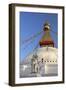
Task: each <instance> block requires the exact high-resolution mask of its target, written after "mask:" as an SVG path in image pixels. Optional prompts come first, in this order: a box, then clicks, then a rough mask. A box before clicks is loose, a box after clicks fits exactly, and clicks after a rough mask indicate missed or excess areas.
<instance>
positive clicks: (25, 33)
mask: <svg viewBox="0 0 66 90" xmlns="http://www.w3.org/2000/svg"><path fill="white" fill-rule="evenodd" d="M57 20H58V15H57V14H53V13H35V12H20V60H24V59H25V57H26V56H27V55H28V54H30V53H31V52H32V51H33V49H34V48H35V47H36V45H37V44H38V43H39V41H40V39H41V38H42V36H43V34H44V32H43V33H42V34H40V35H38V36H37V37H36V38H35V39H33V40H32V41H31V42H26V43H23V41H24V40H26V39H28V38H30V37H31V36H33V35H35V34H37V33H38V32H41V31H42V30H43V25H44V23H45V22H46V21H48V22H49V23H50V25H51V30H53V31H55V32H58V21H57ZM50 34H51V37H52V39H53V40H54V45H55V47H56V48H57V47H58V43H57V42H58V36H57V35H56V34H54V33H53V32H52V31H50ZM39 47H40V46H39Z"/></svg>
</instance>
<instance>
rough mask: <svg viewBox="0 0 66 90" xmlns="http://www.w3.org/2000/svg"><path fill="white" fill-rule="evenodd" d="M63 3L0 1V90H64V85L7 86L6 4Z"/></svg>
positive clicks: (61, 1)
mask: <svg viewBox="0 0 66 90" xmlns="http://www.w3.org/2000/svg"><path fill="white" fill-rule="evenodd" d="M65 1H66V0H0V90H1V89H2V90H34V89H36V90H53V89H55V90H65V87H66V84H55V85H40V86H26V87H10V86H8V4H9V3H13V2H15V3H27V4H29V3H30V4H44V5H46V4H47V5H65V3H66V2H65ZM65 6H66V5H65ZM65 11H66V10H65ZM65 67H66V66H65Z"/></svg>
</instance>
